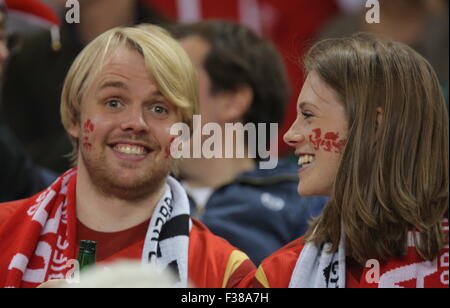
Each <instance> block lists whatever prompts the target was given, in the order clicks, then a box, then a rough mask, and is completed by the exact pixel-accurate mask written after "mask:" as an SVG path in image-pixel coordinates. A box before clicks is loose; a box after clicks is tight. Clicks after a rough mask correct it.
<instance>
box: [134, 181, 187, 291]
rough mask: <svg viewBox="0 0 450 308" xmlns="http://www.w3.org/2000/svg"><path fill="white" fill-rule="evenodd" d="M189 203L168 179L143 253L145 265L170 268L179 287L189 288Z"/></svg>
mask: <svg viewBox="0 0 450 308" xmlns="http://www.w3.org/2000/svg"><path fill="white" fill-rule="evenodd" d="M189 210H190V209H189V200H188V197H187V194H186V192H185V190H184V189H183V187H182V186H181V184H180V183H178V182H177V181H176V180H175V179H174V178H172V177H170V176H169V177H168V179H167V184H166V190H165V193H164V195H163V197H162V198H161V199H160V201H159V202H158V204H157V206H156V208H155V210H154V212H153V216H152V218H151V220H150V224H149V226H148V231H147V235H146V236H145V241H144V248H143V251H142V259H141V262H142V264H150V265H153V266H156V267H157V268H160V269H166V268H168V267H169V268H171V269H172V270H174V272H175V274H176V275H177V276H178V278H179V282H178V283H177V284H176V287H183V288H185V287H187V285H188V249H189V232H190V230H191V228H192V221H191V219H190V217H189V212H190V211H189Z"/></svg>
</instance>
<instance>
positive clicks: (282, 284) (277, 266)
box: [255, 237, 305, 288]
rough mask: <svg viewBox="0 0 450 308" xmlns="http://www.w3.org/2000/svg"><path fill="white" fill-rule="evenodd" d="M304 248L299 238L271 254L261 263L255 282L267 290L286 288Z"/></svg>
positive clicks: (301, 238) (301, 239)
mask: <svg viewBox="0 0 450 308" xmlns="http://www.w3.org/2000/svg"><path fill="white" fill-rule="evenodd" d="M304 246H305V244H304V242H303V237H300V238H298V239H296V240H294V241H292V242H290V243H288V244H287V245H285V246H284V247H282V248H280V249H279V250H277V251H276V252H274V253H273V254H271V255H270V256H269V257H267V258H266V259H264V260H263V261H262V262H261V265H260V266H259V268H258V270H257V271H256V274H255V278H256V280H257V281H258V282H259V283H260V284H261V285H262V286H264V287H267V288H287V287H288V286H289V281H290V280H291V276H292V272H293V271H294V268H295V264H297V260H298V257H299V256H300V253H301V251H302V249H303V247H304Z"/></svg>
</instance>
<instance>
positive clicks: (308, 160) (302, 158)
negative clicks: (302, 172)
mask: <svg viewBox="0 0 450 308" xmlns="http://www.w3.org/2000/svg"><path fill="white" fill-rule="evenodd" d="M313 160H314V156H312V155H303V156H300V157H299V158H298V165H299V166H302V165H305V164H308V163H312V162H313Z"/></svg>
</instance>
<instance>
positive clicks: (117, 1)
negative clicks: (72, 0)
mask: <svg viewBox="0 0 450 308" xmlns="http://www.w3.org/2000/svg"><path fill="white" fill-rule="evenodd" d="M112 2H114V3H112ZM135 5H136V4H135V1H131V0H114V1H111V0H96V1H92V2H89V1H86V3H84V4H83V3H82V4H81V6H80V9H81V14H80V15H81V16H80V18H81V19H82V20H81V22H80V23H79V24H78V25H77V31H78V34H79V36H80V40H81V42H82V43H83V44H88V43H89V42H90V41H92V40H93V39H94V38H96V37H97V36H98V35H100V34H101V33H103V32H105V31H107V30H109V29H112V28H114V27H118V26H127V25H130V24H131V23H132V22H133V18H134V14H135ZM105 12H107V13H105Z"/></svg>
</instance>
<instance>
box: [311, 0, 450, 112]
mask: <svg viewBox="0 0 450 308" xmlns="http://www.w3.org/2000/svg"><path fill="white" fill-rule="evenodd" d="M341 2H342V1H341ZM344 2H349V1H344ZM379 3H380V23H370V24H369V23H367V22H366V19H365V16H366V12H367V11H366V10H367V9H366V8H365V7H364V1H362V2H361V1H359V5H360V7H359V10H354V11H355V12H356V13H354V14H342V15H340V16H338V17H336V18H335V19H334V20H332V21H331V22H330V23H329V24H328V25H326V26H325V27H324V29H323V30H322V32H321V34H320V38H332V37H344V36H349V35H351V34H353V33H355V32H359V31H364V32H371V33H374V34H376V35H378V36H381V37H384V38H387V39H392V40H395V41H399V42H402V43H405V44H407V45H409V46H411V47H413V48H414V49H415V50H416V51H418V52H419V53H420V54H422V55H423V56H424V57H425V58H426V59H427V60H428V61H429V62H430V63H431V65H432V66H433V68H434V69H435V71H436V73H437V75H438V78H439V81H440V83H441V85H442V87H443V89H444V93H446V101H447V105H448V84H449V61H448V60H449V57H448V53H449V39H448V38H449V24H448V1H446V0H379Z"/></svg>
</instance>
